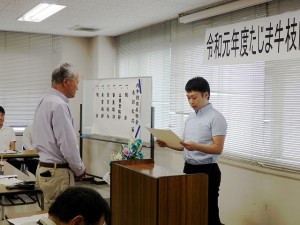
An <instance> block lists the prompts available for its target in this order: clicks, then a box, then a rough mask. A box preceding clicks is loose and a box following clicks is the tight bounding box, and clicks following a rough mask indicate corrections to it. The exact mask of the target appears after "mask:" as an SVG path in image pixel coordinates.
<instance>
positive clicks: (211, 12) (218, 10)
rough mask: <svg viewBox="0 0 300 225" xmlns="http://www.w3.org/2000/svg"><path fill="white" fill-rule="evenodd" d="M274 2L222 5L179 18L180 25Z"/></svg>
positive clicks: (242, 0)
mask: <svg viewBox="0 0 300 225" xmlns="http://www.w3.org/2000/svg"><path fill="white" fill-rule="evenodd" d="M270 1H272V0H238V1H233V2H229V3H225V4H222V5H218V6H215V7H212V8H208V9H205V10H202V11H199V12H195V13H191V14H187V15H182V16H179V19H178V20H179V23H190V22H194V21H197V20H202V19H206V18H209V17H213V16H217V15H221V14H224V13H228V12H232V11H235V10H239V9H243V8H247V7H250V6H254V5H259V4H262V3H266V2H270Z"/></svg>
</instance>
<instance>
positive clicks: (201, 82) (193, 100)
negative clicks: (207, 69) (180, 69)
mask: <svg viewBox="0 0 300 225" xmlns="http://www.w3.org/2000/svg"><path fill="white" fill-rule="evenodd" d="M185 91H186V96H187V98H188V101H189V103H190V105H191V107H192V108H193V109H194V110H199V109H201V108H203V107H204V106H206V105H207V104H208V100H209V97H210V87H209V83H208V82H207V80H205V79H204V78H203V77H194V78H192V79H190V80H189V81H188V82H187V83H186V85H185Z"/></svg>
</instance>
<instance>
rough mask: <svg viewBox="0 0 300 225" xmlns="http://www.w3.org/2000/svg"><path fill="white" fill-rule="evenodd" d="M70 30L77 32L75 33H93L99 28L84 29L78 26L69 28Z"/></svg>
mask: <svg viewBox="0 0 300 225" xmlns="http://www.w3.org/2000/svg"><path fill="white" fill-rule="evenodd" d="M70 30H77V31H86V32H95V31H98V30H100V29H99V28H95V27H84V26H79V25H76V26H74V27H71V28H70Z"/></svg>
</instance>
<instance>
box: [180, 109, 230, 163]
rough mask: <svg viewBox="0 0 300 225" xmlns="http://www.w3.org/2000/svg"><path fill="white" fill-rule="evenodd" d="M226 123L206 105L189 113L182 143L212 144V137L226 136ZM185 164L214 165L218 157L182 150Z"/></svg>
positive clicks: (214, 110) (219, 114) (222, 117)
mask: <svg viewBox="0 0 300 225" xmlns="http://www.w3.org/2000/svg"><path fill="white" fill-rule="evenodd" d="M226 132H227V123H226V120H225V118H224V116H223V115H222V114H221V113H220V112H219V111H217V110H216V109H214V108H213V107H212V104H208V105H207V106H205V107H203V108H202V109H200V110H198V111H196V112H193V113H191V114H190V115H189V116H188V118H187V120H186V122H185V128H184V134H183V140H184V141H194V142H197V143H199V144H202V145H210V144H212V143H213V137H215V136H223V135H226ZM183 156H184V160H185V162H187V163H189V164H193V165H200V164H209V163H216V162H217V161H218V155H216V154H207V153H203V152H200V151H188V150H186V149H184V153H183Z"/></svg>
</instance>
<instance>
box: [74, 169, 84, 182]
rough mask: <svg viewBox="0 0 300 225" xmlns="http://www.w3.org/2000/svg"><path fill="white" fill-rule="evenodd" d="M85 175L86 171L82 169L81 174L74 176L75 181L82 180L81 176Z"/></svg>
mask: <svg viewBox="0 0 300 225" xmlns="http://www.w3.org/2000/svg"><path fill="white" fill-rule="evenodd" d="M85 175H86V171H83V173H82V174H81V175H79V176H75V181H80V180H82V179H83V178H85Z"/></svg>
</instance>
